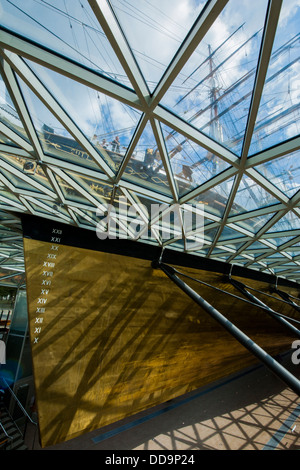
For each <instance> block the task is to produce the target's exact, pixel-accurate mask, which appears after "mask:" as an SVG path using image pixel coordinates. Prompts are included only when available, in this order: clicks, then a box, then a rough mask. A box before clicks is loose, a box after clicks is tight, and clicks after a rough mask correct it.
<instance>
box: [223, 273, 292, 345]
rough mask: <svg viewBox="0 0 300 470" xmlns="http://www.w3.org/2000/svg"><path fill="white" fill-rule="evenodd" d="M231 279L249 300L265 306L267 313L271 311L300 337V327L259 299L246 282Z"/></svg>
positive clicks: (280, 321) (274, 316) (271, 313)
mask: <svg viewBox="0 0 300 470" xmlns="http://www.w3.org/2000/svg"><path fill="white" fill-rule="evenodd" d="M229 281H230V282H231V284H232V285H233V286H234V287H236V289H238V290H239V291H240V292H242V294H243V295H244V296H245V297H247V298H248V299H249V300H251V302H253V303H254V304H256V305H258V306H260V307H263V309H264V310H265V311H266V313H269V315H270V316H271V317H272V318H274V319H275V320H277V321H278V322H279V323H281V325H283V326H284V327H285V328H287V329H288V330H290V332H291V333H292V334H293V335H295V336H297V337H298V338H300V330H298V328H296V327H295V326H294V325H292V324H291V323H290V322H288V321H287V320H285V318H283V317H281V316H280V314H279V313H277V312H275V310H272V309H271V308H270V307H268V306H267V305H266V304H265V303H264V302H262V301H261V300H259V299H258V298H257V297H255V295H253V294H251V293H250V292H249V291H248V290H247V289H246V287H245V286H244V284H242V283H241V282H239V281H236V280H234V279H231V278H230V279H229Z"/></svg>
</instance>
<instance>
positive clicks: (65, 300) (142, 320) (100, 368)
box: [24, 238, 300, 447]
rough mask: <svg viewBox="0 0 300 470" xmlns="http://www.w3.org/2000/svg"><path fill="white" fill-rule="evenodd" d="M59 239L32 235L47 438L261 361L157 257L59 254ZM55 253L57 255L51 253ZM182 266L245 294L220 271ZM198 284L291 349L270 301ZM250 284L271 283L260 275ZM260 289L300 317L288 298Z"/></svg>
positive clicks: (252, 328)
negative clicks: (254, 301)
mask: <svg viewBox="0 0 300 470" xmlns="http://www.w3.org/2000/svg"><path fill="white" fill-rule="evenodd" d="M52 246H53V245H52V244H51V243H46V242H41V241H37V240H31V239H27V238H25V239H24V248H25V263H26V275H27V290H28V310H29V325H30V336H31V344H32V357H33V368H34V378H35V386H36V399H37V408H38V415H39V426H40V436H41V444H42V446H43V447H46V446H49V445H53V444H56V443H58V442H62V441H66V440H68V439H71V438H74V437H76V436H79V435H80V434H83V433H85V432H87V431H91V430H94V429H98V428H100V427H102V426H104V425H106V424H109V423H112V422H115V421H118V420H120V419H122V418H124V417H126V416H129V415H133V414H135V413H137V412H139V411H141V410H144V409H147V408H150V407H151V406H154V405H157V404H159V403H163V402H164V401H167V400H169V399H171V398H174V397H177V396H179V395H182V394H184V393H186V392H189V391H191V390H194V389H196V388H199V387H200V386H203V385H205V384H207V383H209V382H211V381H213V380H215V379H219V378H221V377H224V376H227V375H228V374H230V373H233V372H235V371H237V370H240V369H242V368H244V367H246V366H248V365H251V364H254V363H255V362H257V361H256V359H255V358H254V357H253V356H252V355H251V354H250V353H249V352H248V351H247V350H245V349H244V348H243V347H242V346H241V345H240V344H239V343H238V342H237V341H236V340H235V339H233V338H232V337H231V336H230V335H229V334H228V333H227V332H225V331H224V330H223V329H222V328H221V327H220V326H219V325H218V324H217V323H215V322H214V321H213V320H212V319H211V318H210V317H209V316H208V315H207V314H206V313H205V312H204V311H202V310H201V308H200V307H199V306H197V305H196V304H195V303H194V302H192V301H191V300H190V299H189V298H188V297H187V296H186V295H185V294H184V293H183V292H181V290H180V289H179V288H178V287H177V286H175V285H174V284H173V283H172V282H171V281H170V280H169V279H168V278H167V277H166V276H165V275H164V274H163V273H162V272H161V271H160V270H154V269H152V268H151V266H150V262H149V261H147V260H142V259H137V258H132V257H127V256H121V255H116V254H109V253H102V252H97V251H92V250H87V249H82V248H74V247H70V246H65V245H60V246H59V248H58V249H57V253H56V252H53V251H52V249H51V248H52ZM54 253H55V254H56V256H55V258H53V257H52V258H51V257H49V254H50V255H51V254H54ZM45 260H46V261H45ZM52 260H54V262H53V263H52V264H51V261H52ZM45 262H46V263H49V264H50V266H47V265H46V266H45V265H44V263H45ZM178 269H179V270H180V271H182V272H185V273H186V274H189V275H191V276H194V277H197V278H201V279H202V280H204V281H205V282H207V283H209V284H212V285H215V286H217V287H219V288H221V289H224V290H226V291H231V292H232V293H234V294H236V295H239V296H241V294H239V293H238V292H237V291H236V290H234V288H233V287H232V286H231V285H230V284H228V282H226V281H225V280H224V278H223V277H222V275H220V274H216V273H211V272H207V271H199V270H195V269H190V268H182V267H180V268H178ZM50 272H52V275H50V274H46V273H50ZM240 280H241V281H242V282H245V279H240ZM47 281H51V282H50V283H49V282H48V284H47ZM188 284H189V285H190V286H191V287H193V288H194V289H195V290H196V291H197V292H199V293H200V294H201V295H202V296H203V297H204V298H205V299H206V300H207V301H208V302H210V303H211V304H212V305H213V306H214V307H215V308H217V309H218V310H219V311H220V312H221V313H223V315H225V316H227V317H228V318H229V319H230V320H231V321H232V322H234V323H235V324H236V325H237V326H238V327H239V328H241V329H242V330H243V331H244V332H245V333H246V334H247V335H248V336H250V337H251V338H252V339H253V340H254V341H256V342H257V343H258V344H259V345H260V346H261V347H263V348H264V349H266V351H267V352H269V353H270V354H275V353H278V352H283V351H285V350H287V349H290V347H291V344H292V341H293V340H294V339H295V338H293V337H292V336H291V334H290V333H289V332H288V331H287V330H285V329H283V327H282V326H280V325H279V324H278V323H277V322H276V321H275V320H274V319H272V318H270V317H269V316H268V314H266V313H265V312H264V311H262V310H261V309H259V308H257V307H254V306H251V305H249V304H246V303H244V302H242V301H241V300H237V299H233V298H232V297H229V296H226V295H224V294H223V295H222V294H220V293H217V292H216V291H215V290H213V289H211V288H209V287H204V286H201V285H199V284H197V283H195V282H192V281H188ZM247 284H248V285H251V286H253V287H256V288H258V289H260V290H262V289H267V288H268V286H267V285H262V283H259V282H254V281H250V280H249V281H248V280H247ZM285 290H286V291H288V289H285ZM297 294H298V292H296V291H295V292H294V295H297ZM260 298H261V300H263V301H265V302H266V303H267V304H268V305H269V306H270V307H272V308H274V309H275V310H277V311H280V312H281V313H284V314H286V315H290V316H294V317H295V318H297V315H298V316H299V318H300V315H299V314H298V313H297V312H295V311H294V310H293V309H292V308H291V307H289V306H288V305H287V304H284V303H283V302H281V301H276V300H273V299H269V298H267V297H266V298H263V297H262V296H261V297H260ZM43 299H44V300H43ZM45 300H46V301H45ZM44 301H45V302H44ZM41 309H42V310H41ZM43 309H44V310H43Z"/></svg>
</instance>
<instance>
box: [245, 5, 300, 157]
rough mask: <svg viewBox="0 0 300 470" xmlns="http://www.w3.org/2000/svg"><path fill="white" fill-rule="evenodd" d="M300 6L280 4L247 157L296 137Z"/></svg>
mask: <svg viewBox="0 0 300 470" xmlns="http://www.w3.org/2000/svg"><path fill="white" fill-rule="evenodd" d="M299 22H300V6H299V5H296V3H295V4H294V5H293V4H292V2H289V1H286V2H283V3H282V7H281V12H280V17H279V22H278V26H277V30H276V36H275V40H274V44H273V50H272V55H271V59H270V63H269V68H268V72H267V76H266V81H265V85H264V88H263V92H262V97H261V101H260V106H259V110H258V114H257V118H256V123H255V127H254V133H253V137H252V142H251V146H250V150H249V155H253V154H255V153H257V152H260V151H262V150H265V149H266V148H269V147H271V146H274V145H277V144H279V143H281V142H284V141H285V140H287V139H290V138H292V137H295V136H296V135H299V132H300V128H299V85H298V84H299V69H298V64H299Z"/></svg>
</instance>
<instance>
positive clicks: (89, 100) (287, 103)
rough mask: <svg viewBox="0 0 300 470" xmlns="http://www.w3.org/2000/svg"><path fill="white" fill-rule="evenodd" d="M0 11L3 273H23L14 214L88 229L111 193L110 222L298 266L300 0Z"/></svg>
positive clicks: (248, 260) (246, 262) (144, 236)
mask: <svg viewBox="0 0 300 470" xmlns="http://www.w3.org/2000/svg"><path fill="white" fill-rule="evenodd" d="M0 20H1V22H0V24H1V26H0V54H1V62H0V224H1V225H0V237H1V239H0V264H1V268H2V269H1V272H0V282H1V283H8V284H9V285H11V284H12V283H15V285H22V284H23V283H24V282H25V281H24V263H23V252H22V231H21V226H20V221H19V219H18V215H19V214H20V213H29V214H34V215H38V216H41V217H46V218H51V219H52V220H57V221H60V222H64V223H68V224H72V225H75V226H79V227H83V228H86V229H89V230H96V228H97V227H99V223H100V227H102V228H103V227H105V226H104V225H103V221H102V222H101V220H102V219H101V217H100V216H99V208H100V213H101V211H102V215H103V214H104V213H105V210H107V207H111V208H113V210H112V211H110V212H109V213H110V215H111V220H112V221H113V220H115V224H114V230H115V235H116V236H118V235H119V236H123V237H124V236H128V237H131V238H134V239H136V240H137V241H143V242H144V243H145V242H149V243H154V244H158V245H160V246H162V247H164V246H168V247H169V248H174V249H175V250H180V251H182V250H186V251H189V252H192V253H193V254H196V255H199V256H202V257H203V256H204V257H208V258H212V259H217V260H220V261H226V262H229V263H232V264H239V265H242V266H245V267H249V268H252V269H255V270H259V271H263V272H268V273H272V274H274V275H278V276H281V277H285V278H287V279H290V280H295V281H298V280H299V279H300V158H299V157H300V136H299V133H300V120H299V112H300V79H299V76H300V74H299V72H300V31H299V24H300V1H299V0H282V1H281V0H273V1H267V0H253V1H251V2H249V1H248V0H227V1H226V0H211V1H204V0H172V2H170V1H169V0H148V1H146V0H143V1H141V0H138V1H137V0H126V1H123V0H111V1H108V0H72V1H70V0H47V1H46V0H27V1H26V2H23V1H21V0H1V2H0ZM116 136H118V138H119V143H115V137H116ZM148 162H150V165H148ZM124 201H125V202H124ZM153 204H155V205H156V206H157V205H158V204H161V205H162V204H163V206H161V207H162V208H163V213H159V214H158V215H157V216H156V217H153V214H152V212H151V207H153ZM174 207H176V210H177V211H178V214H179V217H178V220H179V226H178V225H177V224H176V227H175V222H174V227H173V231H170V233H169V236H166V232H165V231H163V230H162V229H163V223H164V220H165V219H164V215H163V214H169V213H170V212H171V211H172V210H173V209H174ZM195 208H196V209H197V210H196V212H197V213H198V214H200V215H201V217H198V218H196V222H195V221H194V225H193V227H192V235H193V237H194V238H193V240H194V241H195V240H197V243H192V244H190V243H188V241H189V239H190V232H188V230H186V227H185V226H184V224H183V220H184V217H183V216H184V214H186V213H189V212H191V211H194V209H195ZM97 209H98V211H97ZM178 220H177V222H178ZM133 221H135V222H137V221H139V222H140V225H139V230H138V231H137V230H136V229H135V228H134V227H136V225H137V224H136V225H135V226H134V224H133ZM180 223H181V224H182V225H181V226H180ZM197 223H198V224H199V225H196V224H197ZM103 230H104V228H103ZM150 232H151V237H150V236H149V233H150Z"/></svg>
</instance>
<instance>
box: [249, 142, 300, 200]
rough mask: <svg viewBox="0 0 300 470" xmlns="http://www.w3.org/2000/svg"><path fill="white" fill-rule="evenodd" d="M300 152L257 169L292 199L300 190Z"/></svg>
mask: <svg viewBox="0 0 300 470" xmlns="http://www.w3.org/2000/svg"><path fill="white" fill-rule="evenodd" d="M299 161H300V151H299V150H296V152H292V153H290V154H289V155H285V156H284V157H281V158H276V159H273V160H270V161H268V162H266V163H262V164H261V165H257V166H256V167H255V169H256V170H257V171H258V172H259V173H260V174H262V175H263V176H264V177H265V178H266V179H267V180H268V181H270V182H271V183H273V184H274V185H275V186H276V187H277V188H278V189H280V190H281V191H282V192H283V193H284V194H285V195H286V196H288V197H290V198H291V197H292V196H293V195H294V194H295V193H296V192H297V191H299V189H300V164H299Z"/></svg>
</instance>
